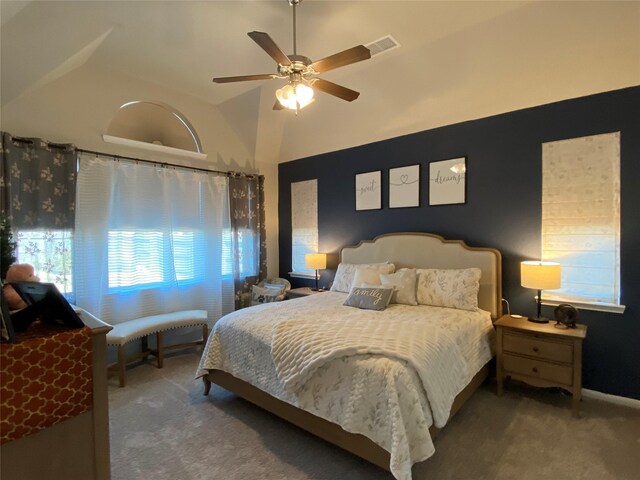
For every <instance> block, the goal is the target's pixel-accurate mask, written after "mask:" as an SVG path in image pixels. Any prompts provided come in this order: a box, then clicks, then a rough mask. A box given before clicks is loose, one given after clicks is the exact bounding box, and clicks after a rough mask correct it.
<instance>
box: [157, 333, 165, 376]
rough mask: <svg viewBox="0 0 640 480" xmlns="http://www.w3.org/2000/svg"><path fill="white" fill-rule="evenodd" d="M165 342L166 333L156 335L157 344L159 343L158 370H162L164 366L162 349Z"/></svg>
mask: <svg viewBox="0 0 640 480" xmlns="http://www.w3.org/2000/svg"><path fill="white" fill-rule="evenodd" d="M163 342H164V332H157V333H156V343H157V345H156V352H157V357H158V368H162V364H163V361H164V352H163V349H162V346H163Z"/></svg>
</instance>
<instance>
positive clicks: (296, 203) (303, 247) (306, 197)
mask: <svg viewBox="0 0 640 480" xmlns="http://www.w3.org/2000/svg"><path fill="white" fill-rule="evenodd" d="M317 251H318V180H307V181H304V182H293V183H292V184H291V269H292V273H298V274H300V273H302V274H308V275H315V270H312V269H310V268H307V267H306V266H305V263H304V256H305V255H306V254H307V253H316V252H317Z"/></svg>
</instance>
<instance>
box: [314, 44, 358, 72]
mask: <svg viewBox="0 0 640 480" xmlns="http://www.w3.org/2000/svg"><path fill="white" fill-rule="evenodd" d="M368 58H371V52H370V51H369V49H368V48H367V47H365V46H364V45H358V46H357V47H353V48H349V49H348V50H344V51H342V52H340V53H336V54H334V55H329V56H328V57H325V58H323V59H321V60H317V61H315V62H313V63H312V64H311V67H312V68H313V69H314V70H315V71H316V72H318V73H323V72H328V71H329V70H333V69H334V68H338V67H344V66H345V65H351V64H352V63H356V62H361V61H362V60H367V59H368Z"/></svg>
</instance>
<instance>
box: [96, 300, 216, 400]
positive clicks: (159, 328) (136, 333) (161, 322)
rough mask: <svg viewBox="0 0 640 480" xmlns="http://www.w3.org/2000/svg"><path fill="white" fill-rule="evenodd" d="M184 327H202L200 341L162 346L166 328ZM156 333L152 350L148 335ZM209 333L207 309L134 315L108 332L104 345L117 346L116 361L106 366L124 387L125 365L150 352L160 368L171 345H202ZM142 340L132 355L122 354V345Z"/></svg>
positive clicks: (144, 357)
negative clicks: (137, 349) (138, 350)
mask: <svg viewBox="0 0 640 480" xmlns="http://www.w3.org/2000/svg"><path fill="white" fill-rule="evenodd" d="M185 327H202V340H198V341H195V342H189V343H180V344H175V345H163V341H164V338H163V334H164V332H166V331H167V330H173V329H175V328H185ZM153 334H155V335H156V349H155V350H152V349H150V348H149V346H148V341H147V337H148V336H149V335H153ZM208 336H209V326H208V323H207V312H206V310H183V311H179V312H172V313H164V314H161V315H152V316H149V317H141V318H136V319H134V320H129V321H126V322H122V323H117V324H115V325H113V330H111V331H110V332H109V333H107V345H111V346H116V347H118V362H117V363H116V364H115V365H111V366H110V367H109V369H108V371H109V374H113V375H115V374H117V375H118V378H119V380H120V386H121V387H124V386H125V368H126V364H127V363H129V362H132V361H134V360H138V359H140V358H143V359H146V358H147V357H148V356H149V355H154V356H155V357H156V360H157V365H158V368H162V362H163V356H164V351H165V350H169V349H174V348H183V347H187V346H191V345H204V343H205V342H206V341H207V337H208ZM138 338H139V339H141V341H142V350H141V352H140V353H139V354H136V355H135V356H130V357H125V353H124V347H125V345H126V344H127V343H129V342H132V341H133V340H137V339H138Z"/></svg>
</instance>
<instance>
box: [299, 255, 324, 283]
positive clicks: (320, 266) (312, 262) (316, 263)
mask: <svg viewBox="0 0 640 480" xmlns="http://www.w3.org/2000/svg"><path fill="white" fill-rule="evenodd" d="M304 265H305V267H307V268H313V269H314V270H315V271H316V288H314V290H315V291H318V290H319V289H318V270H324V269H325V268H327V254H326V253H307V254H306V255H305V256H304Z"/></svg>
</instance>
